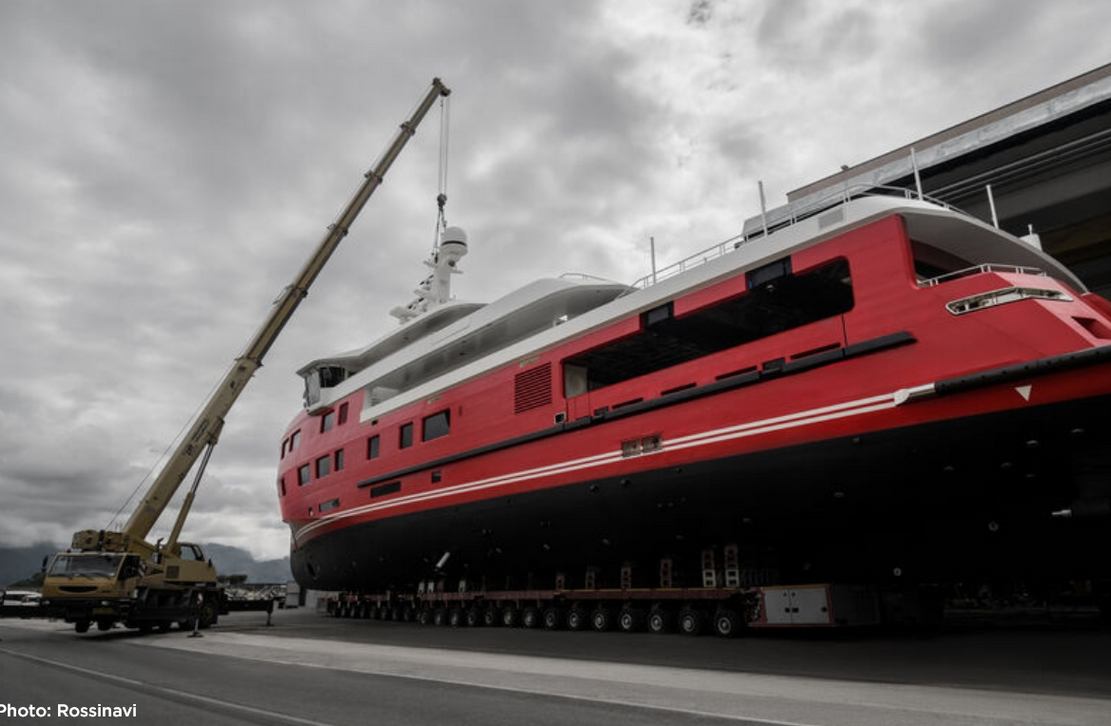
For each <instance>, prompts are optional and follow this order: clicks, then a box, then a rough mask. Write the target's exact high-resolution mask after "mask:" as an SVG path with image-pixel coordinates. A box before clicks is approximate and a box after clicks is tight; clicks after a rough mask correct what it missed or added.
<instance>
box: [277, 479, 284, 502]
mask: <svg viewBox="0 0 1111 726" xmlns="http://www.w3.org/2000/svg"><path fill="white" fill-rule="evenodd" d="M278 491H279V492H281V494H282V496H283V497H284V496H285V477H284V476H279V477H278Z"/></svg>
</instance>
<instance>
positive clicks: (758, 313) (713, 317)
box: [564, 259, 853, 396]
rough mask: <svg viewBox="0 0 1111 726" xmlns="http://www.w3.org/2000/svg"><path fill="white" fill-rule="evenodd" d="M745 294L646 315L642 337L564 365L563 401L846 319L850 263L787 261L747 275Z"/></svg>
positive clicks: (849, 300) (850, 302)
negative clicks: (807, 266) (800, 266)
mask: <svg viewBox="0 0 1111 726" xmlns="http://www.w3.org/2000/svg"><path fill="white" fill-rule="evenodd" d="M746 277H747V279H746V287H747V289H746V290H745V291H743V292H741V293H740V294H738V295H735V296H733V297H731V298H729V299H727V300H723V301H722V302H719V303H717V304H714V305H711V306H709V307H706V308H703V309H701V310H697V311H695V312H693V313H690V314H688V315H684V316H682V317H680V318H676V317H675V316H674V311H673V307H672V304H671V303H665V304H664V305H661V306H659V307H656V308H653V309H652V310H649V311H648V312H646V313H644V314H642V315H641V326H640V327H641V329H640V332H638V333H635V334H633V335H629V336H626V337H624V338H621V339H619V340H615V341H613V342H611V343H607V344H605V345H603V346H600V347H598V348H594V349H592V350H588V351H586V352H584V353H580V354H579V355H576V356H572V357H571V358H568V359H566V360H565V361H564V395H566V396H571V395H574V392H578V391H581V390H582V389H583V387H584V386H583V383H582V380H581V379H582V377H583V372H584V371H585V378H586V381H585V388H586V390H595V389H598V388H602V387H604V386H609V385H612V384H614V383H620V382H621V381H626V380H629V379H631V378H636V377H638V376H643V375H646V374H648V373H653V372H655V371H658V370H663V369H664V368H670V367H671V366H674V365H679V364H680V363H686V362H687V361H691V360H695V359H697V358H701V357H703V356H706V355H710V354H711V353H717V352H719V351H722V350H728V349H729V348H733V347H736V346H739V345H743V344H745V343H750V342H752V341H754V340H759V339H761V338H766V337H768V336H770V335H775V334H776V333H782V332H784V331H786V330H791V329H793V328H798V327H801V326H803V325H807V324H808V323H813V322H817V321H818V320H823V319H825V318H830V317H833V316H835V315H840V314H842V313H846V312H848V311H849V310H851V309H852V306H853V290H852V281H851V279H850V276H849V264H848V262H847V261H846V260H844V259H838V260H834V261H832V262H828V263H826V264H824V265H821V266H819V267H815V268H813V269H811V270H808V271H805V272H802V273H798V274H792V273H791V271H790V265H789V263H788V261H777V262H774V263H772V264H771V265H765V266H764V267H761V268H758V269H756V270H753V271H752V272H750V273H749V274H748V275H747V276H746Z"/></svg>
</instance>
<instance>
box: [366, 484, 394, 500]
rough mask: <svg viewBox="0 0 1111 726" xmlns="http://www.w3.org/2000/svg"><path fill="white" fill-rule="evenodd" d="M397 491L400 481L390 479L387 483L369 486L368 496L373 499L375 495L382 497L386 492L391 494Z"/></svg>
mask: <svg viewBox="0 0 1111 726" xmlns="http://www.w3.org/2000/svg"><path fill="white" fill-rule="evenodd" d="M399 491H401V482H399V481H391V482H390V483H389V484H379V485H378V486H376V487H371V488H370V498H371V499H374V498H375V497H384V496H386V495H387V494H393V493H394V492H399Z"/></svg>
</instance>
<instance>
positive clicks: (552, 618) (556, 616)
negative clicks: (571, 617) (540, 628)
mask: <svg viewBox="0 0 1111 726" xmlns="http://www.w3.org/2000/svg"><path fill="white" fill-rule="evenodd" d="M541 622H542V623H543V625H544V630H559V629H560V628H561V627H562V626H563V610H562V609H560V608H559V607H557V606H555V605H552V606H550V607H547V608H544V614H543V615H542V616H541Z"/></svg>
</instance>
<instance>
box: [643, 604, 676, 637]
mask: <svg viewBox="0 0 1111 726" xmlns="http://www.w3.org/2000/svg"><path fill="white" fill-rule="evenodd" d="M647 625H648V632H649V633H666V632H667V631H669V630H671V614H670V613H668V611H666V610H664V609H663V608H662V607H654V608H652V610H650V611H649V613H648V620H647Z"/></svg>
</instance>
